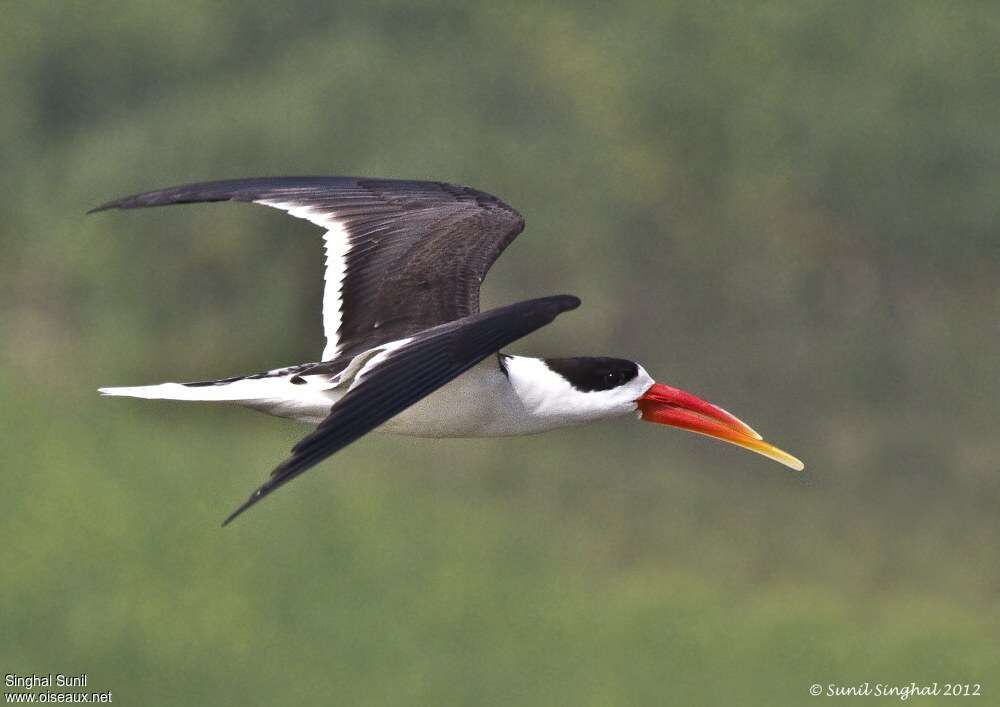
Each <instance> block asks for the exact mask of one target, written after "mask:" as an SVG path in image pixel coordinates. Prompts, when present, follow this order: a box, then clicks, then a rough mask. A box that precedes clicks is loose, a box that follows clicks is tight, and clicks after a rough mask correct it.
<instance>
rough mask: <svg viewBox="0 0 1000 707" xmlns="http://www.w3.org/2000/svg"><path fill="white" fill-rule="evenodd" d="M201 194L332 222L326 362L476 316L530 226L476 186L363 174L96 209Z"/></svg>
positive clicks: (246, 185) (276, 181) (169, 192)
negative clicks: (484, 286) (499, 268)
mask: <svg viewBox="0 0 1000 707" xmlns="http://www.w3.org/2000/svg"><path fill="white" fill-rule="evenodd" d="M204 201H247V202H255V203H258V204H263V205H265V206H272V207H275V208H279V209H282V210H284V211H287V212H288V213H290V214H292V215H293V216H297V217H300V218H305V219H307V220H309V221H311V222H313V223H315V224H317V225H320V226H323V227H324V228H326V229H328V231H329V233H328V237H327V255H328V258H327V289H326V293H325V296H324V305H323V310H324V327H325V329H326V336H327V347H326V351H324V355H323V358H324V360H328V359H332V358H334V357H335V356H338V355H353V354H357V353H360V352H361V351H365V350H367V349H369V348H372V347H373V346H377V345H379V344H384V343H387V342H390V341H397V340H399V339H403V338H406V337H408V336H412V335H414V334H416V333H418V332H420V331H423V330H425V329H429V328H431V327H434V326H437V325H438V324H442V323H444V322H449V321H453V320H455V319H459V318H461V317H465V316H468V315H470V314H475V313H476V312H478V311H479V285H480V283H481V282H482V281H483V278H484V277H485V276H486V272H487V271H488V270H489V269H490V266H491V265H492V264H493V262H494V261H495V260H496V259H497V257H499V255H500V253H501V252H503V250H504V248H506V247H507V246H508V245H509V244H510V242H511V241H513V240H514V238H515V237H516V236H517V235H518V234H519V233H520V232H521V230H522V229H523V228H524V219H522V218H521V215H520V214H519V213H517V212H516V211H515V210H514V209H512V208H511V207H510V206H508V205H507V204H505V203H504V202H502V201H500V200H499V199H497V198H496V197H494V196H491V195H490V194H486V193H484V192H481V191H477V190H475V189H472V188H471V187H464V186H456V185H453V184H447V183H444V182H417V181H403V180H392V179H366V178H361V177H261V178H253V179H234V180H229V181H221V182H204V183H200V184H187V185H184V186H178V187H172V188H169V189H161V190H158V191H151V192H146V193H144V194H136V195H134V196H128V197H125V198H123V199H116V200H115V201H110V202H108V203H106V204H104V205H102V206H99V207H97V208H96V209H93V210H92V211H91V213H93V212H94V211H103V210H105V209H114V208H120V209H135V208H140V207H145V206H163V205H166V204H190V203H195V202H204ZM345 238H346V243H345V242H344V239H345Z"/></svg>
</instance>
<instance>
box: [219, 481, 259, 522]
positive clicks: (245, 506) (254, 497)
mask: <svg viewBox="0 0 1000 707" xmlns="http://www.w3.org/2000/svg"><path fill="white" fill-rule="evenodd" d="M266 495H267V493H266V492H265V491H264V487H261V488H259V489H257V490H256V491H254V492H253V493H252V494H250V498H248V499H247V500H246V501H244V502H243V503H242V504H241V505H240V507H239V508H237V509H236V510H235V511H233V512H232V513H230V514H229V516H228V517H227V518H226V519H225V520H224V521H222V527H223V528H225V527H226V526H227V525H229V524H230V523H232V522H233V521H234V520H236V518H237V517H239V516H240V515H242V514H243V513H244V512H246V511H247V510H248V509H249V508H250V506H252V505H254V504H255V503H257V501H259V500H260V499H262V498H264V496H266Z"/></svg>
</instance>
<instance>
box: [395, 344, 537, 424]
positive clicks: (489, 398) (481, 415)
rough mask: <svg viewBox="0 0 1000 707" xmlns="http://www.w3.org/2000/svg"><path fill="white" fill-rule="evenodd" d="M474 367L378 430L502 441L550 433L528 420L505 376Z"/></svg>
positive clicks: (493, 367) (493, 369)
mask: <svg viewBox="0 0 1000 707" xmlns="http://www.w3.org/2000/svg"><path fill="white" fill-rule="evenodd" d="M490 364H492V365H483V364H481V365H480V366H477V367H475V368H473V369H471V370H469V371H467V372H465V373H463V374H462V375H461V376H459V377H458V378H456V379H455V380H453V381H452V382H451V383H449V384H448V385H446V386H444V387H442V388H439V389H438V390H436V391H435V392H433V393H432V394H431V395H429V396H427V397H426V398H424V399H423V400H421V401H420V402H418V403H416V404H414V405H412V406H410V407H409V408H407V409H406V410H404V411H403V412H401V413H399V414H398V415H396V416H395V417H394V418H392V419H391V420H389V421H388V422H386V423H385V424H384V425H382V426H381V427H380V428H379V431H382V432H389V433H392V434H398V435H408V436H411V437H506V436H511V435H524V434H533V433H535V432H544V431H545V430H547V429H552V428H551V427H550V426H547V425H544V424H540V423H541V422H542V421H539V420H533V419H532V416H531V415H530V414H528V412H527V411H526V410H525V409H524V407H523V405H522V404H521V401H520V399H519V398H518V397H517V396H516V395H515V394H514V391H513V389H512V388H511V385H510V382H509V381H508V380H507V377H506V376H505V375H504V374H503V372H501V371H500V369H499V368H497V366H496V363H495V362H492V361H490Z"/></svg>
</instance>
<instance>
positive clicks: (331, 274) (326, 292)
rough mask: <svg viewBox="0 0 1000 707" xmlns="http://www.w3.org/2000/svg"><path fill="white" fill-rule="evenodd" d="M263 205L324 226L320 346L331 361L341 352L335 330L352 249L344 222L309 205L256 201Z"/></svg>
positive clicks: (337, 326) (340, 315)
mask: <svg viewBox="0 0 1000 707" xmlns="http://www.w3.org/2000/svg"><path fill="white" fill-rule="evenodd" d="M254 203H256V204H261V205H262V206H270V207H272V208H275V209H280V210H282V211H285V212H287V213H288V214H289V215H290V216H294V217H295V218H301V219H305V220H306V221H309V222H310V223H314V224H316V225H317V226H322V227H323V228H325V229H327V232H326V233H325V234H324V235H323V241H324V247H325V250H326V272H325V273H324V275H323V279H324V280H325V281H326V285H325V286H324V288H323V333H324V334H325V336H326V347H325V348H324V349H323V360H324V361H330V360H332V359H334V358H336V357H337V356H338V355H339V354H340V341H339V337H338V335H337V332H338V331H339V330H340V325H341V323H342V322H343V319H344V303H343V297H342V293H343V285H344V276H345V275H346V274H347V254H348V253H349V252H350V250H351V238H350V234H349V233H348V232H347V228H346V227H345V224H344V222H343V221H340V220H339V219H337V218H336V214H334V213H331V212H330V211H327V210H323V209H316V208H314V207H311V206H301V205H298V204H294V203H290V202H283V201H274V200H270V199H260V200H257V201H255V202H254Z"/></svg>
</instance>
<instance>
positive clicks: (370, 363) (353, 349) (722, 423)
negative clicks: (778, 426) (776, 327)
mask: <svg viewBox="0 0 1000 707" xmlns="http://www.w3.org/2000/svg"><path fill="white" fill-rule="evenodd" d="M225 201H233V202H247V203H252V204H258V205H262V206H268V207H271V208H275V209H279V210H281V211H284V212H286V213H288V214H289V215H291V216H293V217H297V218H300V219H305V220H307V221H310V222H312V223H313V224H315V225H317V226H319V227H321V228H323V229H325V233H324V236H323V240H324V245H325V254H326V259H325V278H324V279H325V285H324V292H323V312H322V317H323V330H324V334H325V338H326V346H325V348H324V350H323V353H322V356H321V357H320V360H319V361H314V362H310V363H302V364H298V365H293V366H285V367H282V368H275V369H272V370H268V371H265V372H262V373H254V374H250V375H242V376H234V377H231V378H223V379H219V380H205V381H195V382H188V383H176V382H170V383H161V384H156V385H144V386H133V387H105V388H100V389H99V392H100V393H101V394H102V395H106V396H127V397H134V398H147V399H169V400H188V401H204V402H226V403H234V404H237V405H242V406H245V407H248V408H252V409H255V410H258V411H262V412H265V413H268V414H270V415H275V416H278V417H285V418H290V419H292V420H296V421H299V422H304V423H308V424H311V425H315V429H313V430H312V432H310V433H309V434H308V435H306V436H305V437H304V438H303V439H301V440H300V441H299V442H298V443H297V444H295V446H294V447H293V448H292V451H291V454H290V455H289V456H288V457H287V458H286V459H285V460H284V461H282V462H281V463H280V464H279V465H278V466H277V467H276V468H275V469H274V470H273V471H272V472H271V475H270V477H269V478H268V479H267V480H266V481H265V482H264V483H263V484H261V485H260V486H259V487H258V488H257V489H256V490H254V492H253V493H252V494H251V495H250V497H249V498H248V499H247V500H246V501H245V502H244V503H242V504H241V505H240V506H238V507H237V508H236V510H234V511H233V512H232V513H231V514H230V515H229V516H228V517H227V518H226V519H225V520H224V521H223V525H224V526H225V525H227V524H229V523H230V522H232V521H233V520H234V519H235V518H236V517H238V516H239V515H241V514H242V513H244V512H245V511H247V510H248V509H249V508H251V507H252V506H254V505H255V504H256V503H258V502H259V501H261V500H262V499H263V498H265V497H266V496H268V495H269V494H271V493H273V492H274V491H275V490H277V489H278V488H280V487H282V486H283V485H285V484H287V483H288V482H289V481H291V480H293V479H295V478H296V477H298V476H299V475H301V474H302V473H303V472H305V471H307V470H308V469H310V468H312V467H313V466H315V465H316V464H318V463H320V462H321V461H323V460H324V459H326V458H327V457H329V456H330V455H332V454H334V453H335V452H337V451H339V450H341V449H343V448H344V447H346V446H347V445H349V444H351V443H352V442H354V441H356V440H358V439H359V438H361V437H362V436H364V435H366V434H367V433H369V432H371V431H374V430H378V431H382V432H388V433H393V434H397V435H407V436H415V437H431V438H445V437H505V436H513V435H528V434H535V433H541V432H546V431H549V430H554V429H557V428H561V427H568V426H571V425H580V424H585V423H591V422H595V421H598V420H605V419H608V418H615V417H623V416H626V415H635V416H637V417H639V418H640V419H642V420H646V421H650V422H655V423H659V424H662V425H668V426H672V427H676V428H680V429H684V430H688V431H691V432H696V433H700V434H703V435H707V436H710V437H714V438H716V439H719V440H723V441H725V442H729V443H732V444H735V445H737V446H739V447H743V448H745V449H748V450H751V451H753V452H757V453H758V454H762V455H764V456H766V457H769V458H770V459H773V460H775V461H777V462H780V463H781V464H784V465H785V466H787V467H789V468H791V469H794V470H799V471H801V470H802V469H803V468H804V465H803V463H802V462H801V461H800V460H799V459H797V458H795V457H793V456H792V455H790V454H788V453H787V452H784V451H782V450H780V449H778V448H777V447H775V446H773V445H771V444H769V443H768V442H765V441H764V439H763V438H762V437H761V435H760V434H758V433H757V432H756V431H754V430H753V429H752V428H751V427H750V426H748V425H747V424H746V423H744V422H743V421H741V420H740V419H738V418H737V417H735V416H734V415H732V414H730V413H729V412H727V411H725V410H724V409H722V408H721V407H718V406H717V405H714V404H712V403H709V402H707V401H705V400H703V399H701V398H699V397H697V396H695V395H693V394H691V393H688V392H685V391H683V390H681V389H679V388H675V387H672V386H670V385H666V384H664V383H657V382H656V381H654V380H653V378H652V377H651V376H650V375H649V373H647V372H646V369H645V368H643V367H642V366H641V365H639V364H638V363H636V362H634V361H630V360H627V359H622V358H612V357H607V356H576V357H565V358H533V357H529V356H516V355H511V354H508V353H505V352H503V351H502V349H504V348H505V347H507V346H509V345H510V344H511V343H513V342H514V341H517V340H518V339H520V338H522V337H524V336H527V335H528V334H530V333H532V332H533V331H535V330H537V329H539V328H541V327H543V326H545V325H547V324H550V323H551V322H552V321H553V320H554V319H555V318H556V317H557V316H559V315H560V314H562V313H563V312H567V311H570V310H573V309H576V308H577V307H579V306H580V300H579V299H578V298H577V297H575V296H572V295H556V296H549V297H541V298H535V299H529V300H524V301H521V302H517V303H514V304H510V305H507V306H503V307H498V308H496V309H491V310H488V311H485V312H483V311H480V308H479V291H480V286H481V284H482V282H483V278H484V277H485V276H486V273H487V271H488V270H489V269H490V267H491V266H492V265H493V263H494V262H495V261H496V259H497V258H498V257H499V256H500V254H501V253H502V252H503V251H504V249H505V248H506V247H507V246H509V245H510V244H511V242H512V241H513V240H514V239H515V238H516V237H517V236H518V235H519V234H520V233H521V231H522V230H523V229H524V218H523V217H522V216H521V214H519V213H518V212H517V211H516V210H514V209H513V208H512V207H511V206H509V205H507V204H506V203H504V202H503V201H501V200H500V199H499V198H497V197H495V196H493V195H491V194H488V193H486V192H483V191H479V190H478V189H474V188H472V187H468V186H461V185H457V184H451V183H447V182H435V181H414V180H401V179H378V178H365V177H253V178H245V179H231V180H222V181H210V182H199V183H192V184H184V185H180V186H175V187H170V188H166V189H159V190H156V191H148V192H143V193H139V194H134V195H132V196H126V197H123V198H120V199H115V200H113V201H109V202H107V203H105V204H102V205H100V206H98V207H96V208H94V209H91V210H90V211H89V212H88V213H96V212H100V211H107V210H111V209H136V208H143V207H152V206H165V205H169V204H192V203H199V202H225Z"/></svg>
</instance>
